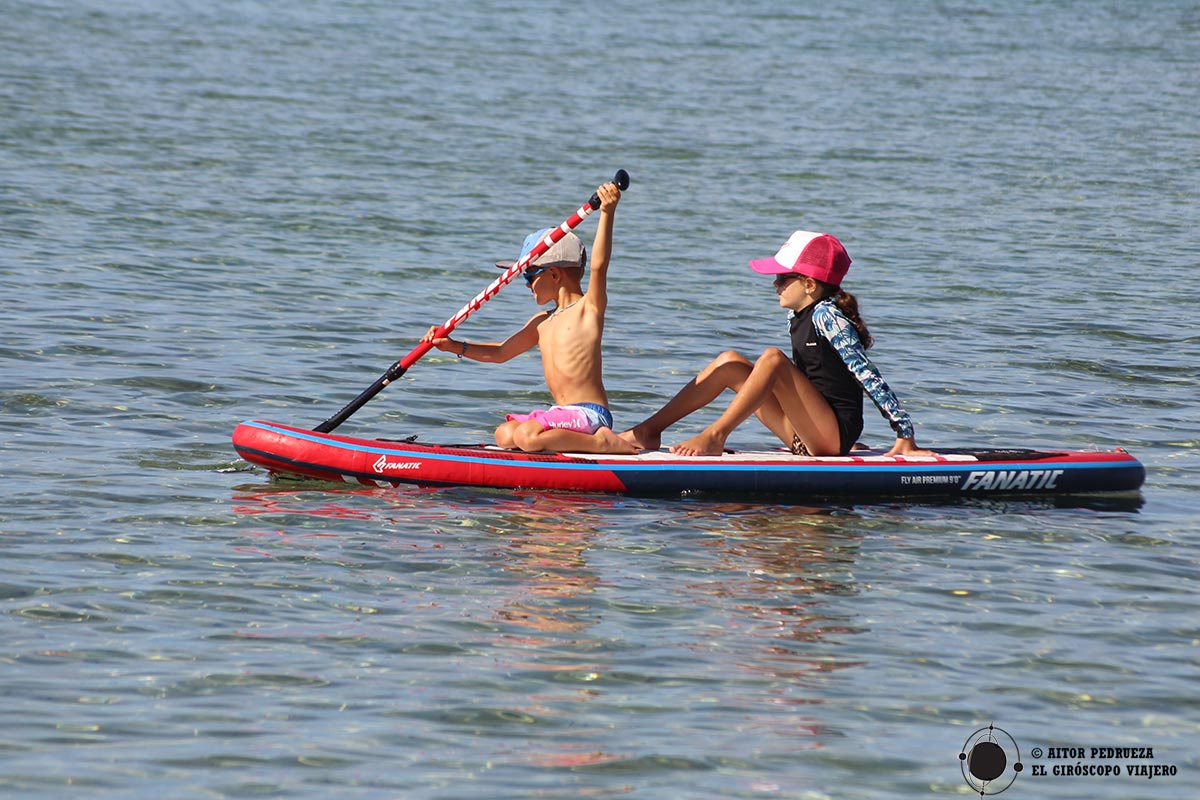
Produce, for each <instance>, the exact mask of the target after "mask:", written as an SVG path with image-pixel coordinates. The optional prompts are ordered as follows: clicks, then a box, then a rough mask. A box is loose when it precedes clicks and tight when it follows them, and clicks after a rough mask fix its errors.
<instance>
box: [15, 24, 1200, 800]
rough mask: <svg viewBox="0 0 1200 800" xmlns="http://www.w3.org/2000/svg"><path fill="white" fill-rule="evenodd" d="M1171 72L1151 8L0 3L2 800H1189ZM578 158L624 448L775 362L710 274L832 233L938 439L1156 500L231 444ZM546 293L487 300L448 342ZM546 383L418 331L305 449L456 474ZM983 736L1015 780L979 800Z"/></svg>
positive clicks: (485, 243) (1167, 33) (345, 358)
mask: <svg viewBox="0 0 1200 800" xmlns="http://www.w3.org/2000/svg"><path fill="white" fill-rule="evenodd" d="M1198 85H1200V11H1198V10H1197V7H1196V5H1195V3H1192V2H1183V1H1182V0H1153V1H1152V2H1145V3H1125V2H1117V1H1116V0H1108V1H1107V2H1104V1H1100V2H1082V1H1080V0H1076V1H1074V2H1072V1H1071V0H1066V1H1065V2H1055V3H1049V2H1041V1H1040V0H1014V1H1013V2H1005V3H990V4H987V3H977V2H965V1H964V0H948V1H945V2H925V1H924V0H918V1H917V2H911V3H891V2H883V1H882V0H867V1H866V2H845V1H844V0H832V1H831V2H825V3H781V2H764V3H753V4H729V3H718V2H711V1H710V0H693V1H691V2H682V3H673V4H645V3H629V2H624V1H623V0H619V1H618V2H611V3H604V4H599V3H596V4H573V5H571V4H561V3H546V2H532V3H483V2H451V3H449V4H443V5H441V6H437V7H433V6H428V5H427V4H419V3H408V2H383V0H324V1H323V2H318V3H285V2H281V0H227V1H224V2H215V3H200V2H175V3H161V2H151V1H150V0H115V1H114V2H96V1H95V0H83V1H81V2H61V1H57V0H45V1H43V2H20V1H19V0H0V295H2V299H0V304H2V306H0V307H2V308H3V312H4V313H3V322H2V323H0V326H2V327H0V330H2V331H3V338H2V339H0V477H2V478H3V486H4V493H5V503H4V507H3V510H0V611H2V613H0V691H2V692H3V709H4V710H3V719H4V722H5V724H4V725H3V730H2V732H0V793H2V794H4V795H5V796H12V797H23V798H25V797H28V798H60V797H80V796H89V797H112V798H155V799H156V800H157V798H163V797H172V798H175V797H178V798H194V797H218V798H242V797H256V798H258V797H281V798H282V797H286V798H328V797H338V798H378V797H384V798H392V797H395V798H399V797H406V798H407V797H420V798H500V797H504V798H509V797H512V798H517V797H521V798H528V797H541V798H577V797H582V796H599V797H637V798H655V799H657V798H695V799H696V800H701V799H703V800H708V799H709V798H714V797H730V798H871V799H874V798H892V797H927V796H967V795H969V794H980V793H983V794H985V795H987V794H994V793H996V792H997V791H999V790H1000V789H1002V788H1004V787H1005V786H1008V788H1007V790H1006V791H1007V794H1006V796H1008V797H1013V798H1017V797H1054V798H1076V797H1078V798H1085V797H1086V798H1097V797H1100V798H1142V797H1144V798H1167V797H1170V798H1183V797H1191V796H1192V795H1193V794H1194V791H1195V786H1196V785H1197V770H1198V768H1200V760H1198V759H1200V756H1198V751H1197V749H1196V741H1197V734H1200V705H1198V703H1197V699H1196V698H1197V695H1198V692H1197V688H1198V684H1197V664H1198V656H1197V653H1198V652H1200V651H1198V643H1200V627H1198V625H1197V619H1200V616H1198V611H1200V602H1198V600H1197V596H1196V590H1197V558H1198V554H1200V549H1198V548H1200V529H1198V526H1197V523H1196V521H1195V513H1196V508H1197V504H1198V501H1200V491H1198V488H1197V479H1196V475H1197V472H1196V470H1197V466H1198V458H1197V445H1198V443H1200V434H1198V425H1197V420H1198V418H1200V417H1198V415H1197V403H1196V395H1197V389H1198V388H1200V387H1198V384H1200V381H1198V380H1197V363H1198V362H1200V340H1198V336H1197V320H1200V297H1198V291H1197V289H1196V285H1195V281H1194V275H1195V270H1196V264H1197V262H1198V260H1200V246H1198V245H1197V237H1196V231H1197V229H1198V223H1200V214H1198V211H1197V209H1198V203H1197V186H1200V168H1198V164H1200V135H1198V128H1197V115H1196V107H1197V101H1198V100H1200V96H1198V93H1197V88H1196V87H1197V86H1198ZM617 168H625V169H627V170H628V171H629V172H630V174H631V176H632V179H633V183H632V186H631V187H630V189H629V190H628V191H627V192H626V193H625V196H624V198H623V199H622V201H621V204H620V207H619V209H618V212H617V219H616V233H615V251H614V255H613V260H612V268H611V273H610V283H609V289H610V297H611V301H610V305H609V310H608V318H607V328H606V331H605V370H606V372H605V379H606V383H607V386H608V389H609V393H610V397H611V400H612V405H613V410H614V413H615V415H616V418H617V426H618V427H622V426H628V425H631V424H633V423H634V422H636V421H638V420H639V419H640V418H642V417H643V416H645V415H647V414H649V413H650V412H651V411H653V410H654V409H655V408H656V407H658V405H660V404H661V403H662V402H664V401H665V400H666V398H668V397H669V396H670V395H671V394H672V393H673V392H674V391H675V390H676V389H678V388H679V387H680V386H681V385H682V384H683V383H684V382H686V381H687V379H688V378H689V377H690V376H691V375H693V374H694V373H695V372H696V371H697V370H698V369H700V368H701V367H703V366H704V364H705V363H707V361H708V360H709V359H710V358H712V357H713V356H714V355H716V354H717V353H719V352H720V351H722V350H725V349H734V350H738V351H739V352H743V353H745V354H747V355H750V356H754V355H757V354H758V353H760V352H761V351H762V350H764V349H765V348H767V347H772V346H781V345H782V346H786V320H785V319H784V318H783V314H782V312H781V311H780V309H779V308H778V305H777V302H776V299H775V296H774V293H773V291H772V289H771V287H770V285H769V283H768V282H767V281H765V280H764V279H763V278H761V276H757V275H755V274H754V273H752V272H751V271H750V270H749V269H748V268H747V266H746V262H747V261H748V260H749V259H751V258H761V257H765V256H768V255H771V254H772V253H773V252H774V251H775V249H776V248H777V247H778V246H779V245H780V244H782V242H783V241H784V240H785V239H786V238H787V236H788V235H789V234H790V233H791V231H793V230H795V229H808V230H822V231H829V232H831V233H835V234H836V235H838V236H839V237H840V238H841V239H842V240H843V241H844V242H845V243H846V246H847V248H848V250H849V252H850V255H851V257H852V258H853V259H854V265H853V267H852V268H851V271H850V275H849V278H848V280H847V283H846V286H847V288H848V289H849V290H850V291H852V292H854V293H855V294H856V295H857V296H858V297H859V300H860V302H861V304H862V308H863V313H864V317H865V318H866V320H867V322H868V324H869V325H870V326H871V328H872V331H873V332H874V334H875V336H876V338H877V340H878V344H877V347H876V349H875V350H873V351H872V353H873V356H874V358H875V360H876V363H877V364H878V366H879V367H880V369H881V370H882V372H883V374H884V375H885V377H886V378H887V380H888V381H889V383H890V384H891V385H892V387H893V388H894V389H895V390H896V392H897V393H898V394H899V396H900V397H901V399H902V401H903V403H904V405H905V406H906V408H907V409H908V410H909V411H910V413H911V414H912V416H913V418H914V420H915V422H916V426H917V441H918V442H919V443H920V444H921V445H923V446H928V447H933V448H937V447H951V446H968V445H978V446H992V447H1004V446H1032V447H1070V448H1077V449H1087V448H1099V449H1112V448H1116V447H1124V448H1127V449H1128V450H1130V451H1131V452H1132V453H1134V454H1135V455H1136V456H1138V457H1139V458H1140V459H1142V460H1143V462H1144V463H1145V464H1146V466H1147V469H1148V475H1147V481H1146V486H1145V488H1144V490H1143V491H1142V492H1141V493H1140V494H1138V495H1137V496H1134V497H1125V498H1119V499H1116V500H1104V501H1098V500H1095V499H1086V498H1066V499H1060V500H993V501H976V502H971V503H958V504H936V503H928V504H926V503H921V504H914V503H911V502H907V501H899V500H897V501H894V502H872V503H837V504H831V503H822V502H815V501H811V500H810V499H809V498H804V497H797V498H792V499H790V500H788V499H786V498H785V499H781V500H780V501H779V502H774V503H771V504H761V503H751V502H745V503H730V502H716V501H713V500H706V499H704V498H691V499H676V500H635V499H624V498H619V497H604V496H593V495H564V494H548V493H539V492H500V491H477V490H469V489H441V490H424V489H416V488H407V489H404V488H402V489H396V490H392V489H388V490H383V489H378V490H377V489H368V488H361V487H358V488H356V487H350V486H341V487H339V486H335V485H330V484H321V483H301V482H294V481H276V480H272V479H271V478H270V477H269V476H268V475H267V474H265V473H264V472H262V471H260V470H249V471H247V470H246V466H247V465H246V464H245V463H244V462H240V461H239V460H238V459H237V457H236V455H235V453H234V452H233V450H232V447H231V445H230V439H229V437H230V433H231V432H232V430H233V428H234V426H235V425H236V424H237V423H238V422H240V421H241V420H244V419H248V418H266V419H272V420H276V421H279V422H287V423H293V424H299V425H315V424H317V423H318V422H320V421H321V420H323V419H325V418H326V417H328V416H329V415H331V414H332V413H333V412H335V411H337V410H338V409H339V408H341V407H342V406H343V405H344V404H345V403H346V402H348V401H349V400H350V399H351V398H353V397H354V396H355V395H356V394H357V393H358V392H359V391H360V390H362V389H363V388H365V387H366V386H367V385H369V384H370V383H371V382H372V381H373V380H374V379H375V378H376V377H377V376H378V375H379V374H381V373H382V372H383V370H385V369H386V368H387V367H388V365H390V364H391V363H392V362H393V361H395V360H396V359H398V358H399V357H400V356H402V355H403V354H405V353H406V352H408V351H409V350H410V349H411V348H412V347H413V346H414V345H415V344H416V342H417V340H418V339H419V337H420V336H421V334H422V333H423V332H424V331H425V330H426V329H427V328H428V327H429V326H430V325H433V324H437V323H440V322H442V321H444V320H445V319H446V318H447V317H449V316H450V315H451V314H453V313H454V312H455V311H456V310H457V309H458V308H459V307H460V306H461V305H463V304H464V303H465V302H466V301H467V300H469V299H470V298H471V297H472V296H474V295H475V294H476V293H477V292H478V291H480V290H481V289H482V288H483V287H484V286H486V285H487V283H488V282H490V281H491V280H493V279H494V278H495V277H496V276H497V274H498V273H497V271H496V269H495V267H493V266H492V263H493V262H494V261H495V260H498V259H511V258H513V257H515V255H516V253H517V251H518V250H519V247H520V243H521V240H522V239H523V238H524V236H525V235H526V234H527V233H528V232H529V231H532V230H536V229H538V228H541V227H544V226H547V225H553V224H557V223H558V222H560V221H561V220H562V219H564V218H566V217H567V216H568V215H569V214H570V213H571V212H572V211H573V210H574V209H575V208H577V207H578V206H579V205H580V204H581V203H582V202H583V201H584V200H586V199H587V197H588V196H589V195H590V194H591V192H592V191H593V190H594V188H595V187H596V186H597V185H598V184H599V183H601V182H603V181H605V180H608V179H609V178H610V177H611V176H612V174H613V172H614V171H615V170H616V169H617ZM593 231H594V222H591V221H589V222H586V223H584V225H583V226H581V228H580V233H581V234H582V236H583V238H584V239H585V241H587V242H590V240H591V236H592V232H593ZM535 310H536V309H535V306H534V305H533V303H532V301H531V299H530V296H529V293H528V292H527V290H526V289H525V288H524V286H523V285H521V283H520V282H519V281H518V282H516V283H514V284H513V285H511V286H509V287H508V288H507V289H505V290H504V291H503V292H501V294H500V296H499V297H497V298H496V299H494V300H492V301H491V302H490V303H488V304H487V305H486V306H484V307H483V308H482V309H481V310H480V311H479V312H478V313H477V314H476V315H475V316H474V317H472V319H470V320H469V321H468V322H467V323H465V324H464V325H463V326H462V327H461V328H460V329H459V331H458V334H457V335H458V336H461V337H462V338H467V339H470V340H474V341H489V340H499V339H502V338H503V337H505V336H506V335H508V334H509V333H510V332H512V331H513V330H515V329H516V328H517V327H519V326H520V325H521V324H523V323H524V322H525V321H526V320H527V319H528V318H529V316H530V315H532V314H533V313H534V311H535ZM545 400H546V394H545V391H544V385H543V382H542V378H541V373H540V364H539V362H538V359H537V357H536V354H528V355H525V356H523V357H521V358H518V359H516V360H514V361H511V362H509V363H507V364H504V365H502V366H496V365H484V364H479V363H474V362H469V361H461V362H460V361H458V360H456V359H454V358H453V357H452V356H449V355H448V354H443V353H439V352H436V351H435V352H432V353H430V354H429V355H427V356H426V357H425V358H423V359H422V360H421V361H420V362H419V363H418V364H417V365H416V366H414V367H413V369H411V370H410V371H409V373H408V375H406V376H405V377H404V378H403V379H402V380H401V381H399V382H397V383H396V384H395V385H393V386H391V387H389V388H387V389H386V390H385V391H384V392H383V393H382V394H381V395H380V396H378V397H377V398H376V399H375V400H373V401H372V402H371V403H369V404H368V405H367V406H366V407H364V408H363V409H361V410H360V411H359V412H358V413H357V414H355V415H354V417H353V418H352V419H350V420H349V421H348V422H347V423H345V425H344V426H343V427H342V429H341V431H342V432H345V433H350V434H359V435H366V436H377V435H379V436H389V437H394V438H399V437H403V436H408V435H413V434H417V435H419V436H420V437H421V438H422V440H425V441H441V442H446V441H451V442H474V441H486V440H487V439H488V438H489V436H490V433H491V430H492V428H493V427H494V426H495V425H496V424H497V423H498V422H499V421H500V420H501V419H502V416H503V414H504V413H505V412H506V411H509V410H526V409H527V408H529V407H532V406H536V405H538V404H541V403H544V402H545ZM716 413H717V411H716V410H715V409H714V410H711V411H706V412H702V413H699V414H697V415H696V416H694V417H691V418H689V419H687V420H685V421H684V422H683V423H681V424H680V425H679V426H677V427H676V428H674V429H672V430H670V431H668V433H667V436H666V440H667V442H668V443H669V442H671V441H678V440H681V439H683V438H686V437H687V436H689V435H691V434H692V433H695V432H697V431H699V430H700V429H701V428H702V427H703V426H704V425H705V424H706V423H707V422H708V421H711V420H712V419H713V418H714V417H715V415H716ZM863 438H864V441H866V442H867V443H869V444H873V445H878V446H886V445H888V444H889V441H890V431H889V430H888V428H887V426H886V424H885V422H884V421H883V420H882V419H881V418H879V417H878V416H877V415H876V414H875V412H874V410H873V409H871V407H870V405H869V404H868V412H867V424H866V430H865V432H864V436H863ZM770 444H771V437H770V435H769V434H768V433H767V432H766V431H765V430H764V429H762V428H761V427H758V426H757V424H756V423H754V422H753V421H752V422H750V423H747V424H746V425H745V426H743V427H742V428H741V429H739V430H738V431H737V432H736V433H735V435H734V437H733V438H732V439H731V440H730V445H731V446H735V447H763V446H769V445H770ZM989 726H991V727H990V728H989ZM981 736H982V737H984V738H987V737H990V738H991V740H995V741H996V742H997V743H998V744H999V745H1000V746H1001V748H1002V749H1003V750H1004V751H1005V753H1006V756H1007V763H1006V767H1005V772H1004V773H1003V774H1001V775H1000V776H999V777H998V778H996V779H995V780H992V781H990V782H986V783H982V784H979V783H974V784H973V783H971V780H977V779H976V778H974V776H973V775H971V773H970V770H968V769H967V763H968V762H967V761H966V760H964V759H960V754H962V755H963V756H967V755H970V753H971V752H973V746H974V744H975V743H976V742H977V741H978V740H979V738H980V737H981ZM1006 737H1007V738H1006ZM1093 748H1095V749H1093ZM1106 748H1108V749H1106ZM1114 753H1119V755H1112V754H1114ZM1018 761H1019V762H1020V764H1021V771H1020V772H1017V771H1016V770H1015V765H1014V762H1018ZM1110 769H1115V770H1117V771H1118V774H1117V775H1115V776H1114V775H1112V774H1109V772H1110ZM1100 771H1103V772H1104V774H1103V775H1097V774H1096V773H1097V772H1100ZM1147 772H1148V773H1149V774H1146V773H1147ZM1009 784H1011V785H1009Z"/></svg>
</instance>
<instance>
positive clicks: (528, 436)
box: [421, 182, 637, 454]
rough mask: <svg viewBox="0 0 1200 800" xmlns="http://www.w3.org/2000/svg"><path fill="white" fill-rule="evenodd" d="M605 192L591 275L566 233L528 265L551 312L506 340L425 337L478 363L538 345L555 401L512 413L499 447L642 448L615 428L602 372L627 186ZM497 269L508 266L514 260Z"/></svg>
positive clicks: (537, 297) (575, 240)
mask: <svg viewBox="0 0 1200 800" xmlns="http://www.w3.org/2000/svg"><path fill="white" fill-rule="evenodd" d="M596 193H597V194H598V195H600V222H599V224H598V225H597V227H596V238H595V241H594V242H593V245H592V277H591V280H590V281H589V282H588V288H587V292H586V293H584V291H583V289H582V288H581V283H582V280H583V270H584V266H585V265H586V263H587V252H586V251H585V250H584V248H583V244H582V243H581V242H580V241H579V237H578V236H576V235H575V234H573V233H568V234H567V235H566V236H564V237H563V238H562V239H560V240H559V241H558V242H556V243H555V244H554V246H553V247H551V248H550V249H549V250H547V251H546V252H545V253H544V254H543V255H541V256H540V257H539V258H537V259H535V260H534V261H532V262H530V264H529V265H528V266H527V267H526V268H525V285H526V286H528V287H529V289H530V291H531V292H533V298H534V301H535V302H536V303H537V304H538V305H539V306H540V305H545V304H546V303H549V302H551V301H554V303H555V307H554V310H553V311H539V312H538V313H537V314H534V315H533V317H531V318H530V319H529V321H528V322H526V323H525V325H524V327H522V328H521V329H520V330H519V331H517V332H516V333H514V334H513V335H512V336H509V337H508V338H507V339H505V340H504V341H503V342H499V343H496V342H489V343H486V344H485V343H481V342H467V341H455V340H454V339H450V338H444V339H435V338H433V336H434V333H435V332H436V331H437V328H436V326H435V327H433V328H430V329H429V332H428V333H426V334H425V336H424V337H423V338H422V340H421V341H425V342H430V343H432V344H433V346H434V347H436V348H437V349H439V350H444V351H446V352H448V353H454V354H455V355H456V356H460V357H462V358H469V359H471V360H472V361H485V362H488V363H491V364H501V363H503V362H505V361H508V360H509V359H511V358H513V357H515V356H518V355H520V354H521V353H524V352H526V351H528V350H530V349H532V348H533V347H534V346H537V347H538V348H539V349H540V350H541V351H542V370H543V371H544V372H545V375H546V386H547V388H549V390H550V396H551V397H552V398H553V400H554V406H553V407H551V408H549V409H546V410H535V411H531V412H530V413H528V414H509V415H508V416H507V417H506V418H505V422H503V423H501V425H500V427H498V428H497V429H496V444H498V445H499V446H500V447H504V448H509V449H513V448H516V449H520V450H524V451H525V452H527V453H536V452H542V451H553V452H560V453H561V452H570V453H629V454H633V453H636V452H637V448H636V447H634V446H633V445H632V444H630V443H629V442H626V441H625V440H623V439H621V438H620V437H618V436H617V435H616V434H615V433H613V430H612V425H613V420H612V414H611V413H609V410H608V393H607V392H605V390H604V382H603V377H602V370H601V359H600V339H601V336H602V335H603V333H604V312H605V309H606V307H607V306H608V288H607V280H608V260H609V256H610V255H611V253H612V229H613V217H614V216H615V215H616V210H617V203H618V202H620V199H621V190H620V189H618V188H617V186H616V184H614V183H611V182H610V183H606V184H604V185H603V186H601V187H600V188H599V189H597V190H596ZM548 230H549V229H547V230H543V231H539V232H538V233H535V234H531V235H530V236H528V237H526V239H525V245H524V248H523V249H522V251H521V255H522V256H524V255H525V254H526V253H528V252H529V251H530V250H532V249H533V248H534V246H536V245H537V243H538V241H540V240H541V239H542V237H544V236H545V235H546V233H547V232H548ZM496 266H498V267H503V268H505V269H507V268H508V267H511V266H512V262H508V263H499V264H497V265H496Z"/></svg>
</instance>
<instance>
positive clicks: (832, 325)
mask: <svg viewBox="0 0 1200 800" xmlns="http://www.w3.org/2000/svg"><path fill="white" fill-rule="evenodd" d="M812 321H813V327H814V328H816V329H817V333H819V334H821V335H822V336H824V337H825V338H826V339H828V340H829V343H830V344H832V345H833V349H834V350H836V351H837V353H838V355H839V356H841V357H842V361H845V362H846V366H847V367H848V368H849V369H850V372H851V374H853V375H854V377H855V378H856V379H857V380H858V382H859V383H861V384H862V387H863V389H864V390H866V392H867V396H868V397H870V398H871V401H872V402H873V403H875V405H876V406H877V407H878V408H879V413H881V414H883V416H884V417H886V418H887V420H888V421H889V422H890V423H891V425H892V430H894V431H895V432H896V436H898V437H900V438H903V439H911V438H913V423H912V418H911V417H909V416H908V412H907V411H905V410H904V409H903V408H901V407H900V399H899V398H898V397H896V393H895V392H893V391H892V390H891V387H889V386H888V385H887V381H885V380H884V379H883V376H882V375H881V374H879V369H878V368H877V367H876V366H875V364H874V363H872V362H871V359H870V357H868V356H867V351H866V349H865V348H864V347H863V346H862V339H860V338H859V336H858V329H857V328H855V327H854V323H852V322H851V321H850V319H849V318H848V317H847V316H846V315H845V314H843V313H842V311H841V309H839V308H838V307H837V306H836V305H834V303H833V301H831V300H827V301H824V302H822V303H820V304H818V305H817V307H816V308H814V309H813V315H812Z"/></svg>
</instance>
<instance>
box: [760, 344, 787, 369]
mask: <svg viewBox="0 0 1200 800" xmlns="http://www.w3.org/2000/svg"><path fill="white" fill-rule="evenodd" d="M758 360H759V362H762V363H766V364H770V365H771V366H775V365H777V364H782V363H783V362H785V361H786V362H788V363H791V361H792V359H791V358H789V357H788V354H787V353H785V352H783V351H782V350H780V349H779V348H778V347H768V348H767V349H766V350H763V354H762V355H761V356H759V357H758Z"/></svg>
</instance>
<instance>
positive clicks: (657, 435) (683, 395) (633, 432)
mask: <svg viewBox="0 0 1200 800" xmlns="http://www.w3.org/2000/svg"><path fill="white" fill-rule="evenodd" d="M752 368H753V365H752V364H751V363H750V361H749V359H747V358H746V357H745V356H743V355H741V354H740V353H736V352H734V351H733V350H726V351H725V352H724V353H721V355H719V356H717V357H716V358H715V359H713V360H712V362H711V363H710V364H709V365H708V366H707V367H705V368H704V369H702V370H701V371H700V374H699V375H697V376H696V377H695V378H693V379H692V380H690V381H688V383H687V385H686V386H684V387H683V388H682V389H680V390H679V392H678V393H676V395H675V396H674V397H672V398H671V399H670V400H669V401H667V404H666V405H665V406H663V407H662V408H660V409H659V410H658V411H656V412H654V413H653V414H652V415H650V416H649V417H647V418H646V419H645V420H643V421H642V422H639V423H638V424H637V425H634V426H633V427H632V428H630V429H629V430H627V431H625V432H624V433H622V434H621V438H622V439H624V440H625V441H627V442H629V443H630V444H632V445H633V446H634V447H637V448H640V449H642V450H657V449H658V448H659V447H661V446H662V432H663V431H664V430H666V429H667V428H669V427H670V426H672V425H674V424H675V423H676V422H678V421H679V420H681V419H683V418H684V417H686V416H687V415H688V414H691V413H692V412H694V411H697V410H699V409H701V408H704V406H706V405H708V404H709V403H711V402H712V401H713V400H715V399H717V396H718V395H720V394H721V392H723V391H725V390H726V389H732V390H733V391H735V392H736V391H737V390H738V389H740V388H741V386H742V382H743V381H745V380H746V378H747V377H749V375H750V372H751V370H752Z"/></svg>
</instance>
